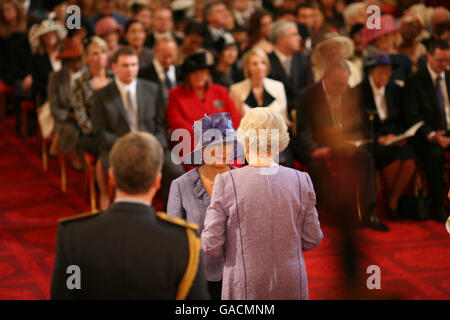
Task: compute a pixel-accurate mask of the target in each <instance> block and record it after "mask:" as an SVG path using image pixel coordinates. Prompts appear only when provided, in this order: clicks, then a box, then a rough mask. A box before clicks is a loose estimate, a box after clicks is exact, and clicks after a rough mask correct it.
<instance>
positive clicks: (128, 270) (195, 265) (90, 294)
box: [50, 59, 209, 300]
mask: <svg viewBox="0 0 450 320" xmlns="http://www.w3.org/2000/svg"><path fill="white" fill-rule="evenodd" d="M136 60H137V59H136ZM110 158H111V169H110V170H109V175H110V178H111V181H113V182H114V184H115V185H116V200H115V202H114V204H113V205H112V206H111V208H109V209H108V210H107V211H106V212H104V213H100V214H90V215H79V216H74V217H69V218H66V219H65V220H64V221H62V222H61V223H60V225H59V227H58V240H57V245H56V247H57V248H56V258H55V266H54V270H53V276H52V281H51V290H50V296H51V298H52V299H83V300H87V299H92V300H94V299H157V300H164V299H196V300H197V299H208V298H209V295H208V292H207V288H206V281H205V279H204V274H203V272H204V271H203V265H202V263H201V260H202V257H201V256H200V255H201V250H200V249H201V248H200V247H201V245H200V239H198V237H197V236H196V234H195V230H196V229H197V226H195V225H192V224H188V223H187V222H186V221H184V220H181V219H178V220H175V219H172V218H169V217H167V216H166V215H165V214H161V213H157V214H155V212H154V211H153V209H152V207H151V204H152V201H153V199H154V197H155V194H156V192H157V191H158V189H159V188H160V186H161V178H162V174H161V168H162V166H163V158H164V152H163V148H162V147H161V145H160V144H159V142H158V140H157V139H156V138H155V137H154V136H153V135H151V134H149V133H143V132H134V133H130V134H127V135H126V136H124V137H123V138H120V139H119V140H118V141H117V143H116V144H115V145H114V147H113V149H112V151H111V157H110ZM137 246H138V247H139V249H137ZM69 248H78V249H79V250H70V249H69ZM118 257H121V258H120V259H118ZM155 257H158V259H156V260H157V261H155ZM74 264H75V265H77V266H78V267H79V268H80V269H81V270H82V271H81V272H82V279H83V280H82V283H83V285H82V287H81V289H80V290H69V289H68V286H67V270H68V267H69V266H71V265H74ZM99 266H101V267H99ZM111 279H114V281H112V280H111Z"/></svg>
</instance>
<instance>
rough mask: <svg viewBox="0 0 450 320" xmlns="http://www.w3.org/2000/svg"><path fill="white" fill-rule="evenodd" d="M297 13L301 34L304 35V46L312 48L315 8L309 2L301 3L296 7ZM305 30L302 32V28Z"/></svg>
mask: <svg viewBox="0 0 450 320" xmlns="http://www.w3.org/2000/svg"><path fill="white" fill-rule="evenodd" d="M295 12H296V14H297V24H298V25H300V26H299V31H300V35H301V36H302V42H303V46H302V47H303V48H305V49H306V50H311V48H312V39H311V37H312V30H313V27H314V8H313V6H312V5H311V4H310V3H308V2H303V3H300V4H299V5H298V6H297V8H296V9H295ZM302 29H304V30H305V31H304V32H303V33H302V32H301V30H302Z"/></svg>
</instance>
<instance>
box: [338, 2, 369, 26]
mask: <svg viewBox="0 0 450 320" xmlns="http://www.w3.org/2000/svg"><path fill="white" fill-rule="evenodd" d="M366 7H367V4H365V3H364V2H354V3H351V4H349V5H348V6H347V7H346V8H345V9H344V11H343V12H342V15H343V16H344V20H345V23H348V21H349V20H350V19H351V18H353V17H355V16H357V15H358V14H359V10H361V9H364V10H365V9H366Z"/></svg>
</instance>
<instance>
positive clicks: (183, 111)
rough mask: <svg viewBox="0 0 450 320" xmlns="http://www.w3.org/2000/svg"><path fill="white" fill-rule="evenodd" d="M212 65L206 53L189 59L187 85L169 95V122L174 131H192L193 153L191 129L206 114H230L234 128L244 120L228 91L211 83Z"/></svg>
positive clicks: (185, 64)
mask: <svg viewBox="0 0 450 320" xmlns="http://www.w3.org/2000/svg"><path fill="white" fill-rule="evenodd" d="M213 64H214V59H213V57H212V55H211V54H210V53H209V52H207V51H200V52H196V53H193V54H191V55H189V56H187V57H186V59H185V60H184V62H183V65H182V66H181V71H182V73H183V77H184V84H181V85H179V86H177V87H176V88H173V89H172V90H170V93H169V104H168V107H167V111H166V115H167V123H168V125H169V128H170V130H171V131H174V130H176V129H186V130H188V131H189V132H190V134H191V150H192V149H193V146H194V131H193V128H192V126H193V124H194V122H195V121H197V120H199V119H202V118H203V117H204V116H205V114H207V115H210V114H214V113H219V112H228V113H229V114H230V115H231V121H232V122H233V127H234V128H235V129H237V128H238V127H239V123H240V121H241V116H240V114H239V112H238V111H237V109H236V107H235V105H234V103H233V100H231V98H230V96H229V95H228V90H227V88H225V87H223V86H220V85H217V84H214V83H212V82H211V75H210V68H211V67H212V66H213Z"/></svg>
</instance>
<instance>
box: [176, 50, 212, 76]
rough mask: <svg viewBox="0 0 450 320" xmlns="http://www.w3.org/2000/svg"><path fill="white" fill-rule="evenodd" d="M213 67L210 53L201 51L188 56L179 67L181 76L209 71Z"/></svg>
mask: <svg viewBox="0 0 450 320" xmlns="http://www.w3.org/2000/svg"><path fill="white" fill-rule="evenodd" d="M213 66H214V57H213V55H212V54H211V52H209V51H206V50H202V51H198V52H195V53H192V54H190V55H188V56H187V57H186V58H185V59H184V62H183V65H182V66H181V72H182V73H183V76H186V75H188V74H189V73H191V72H194V71H197V70H201V69H210V68H212V67H213Z"/></svg>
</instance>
